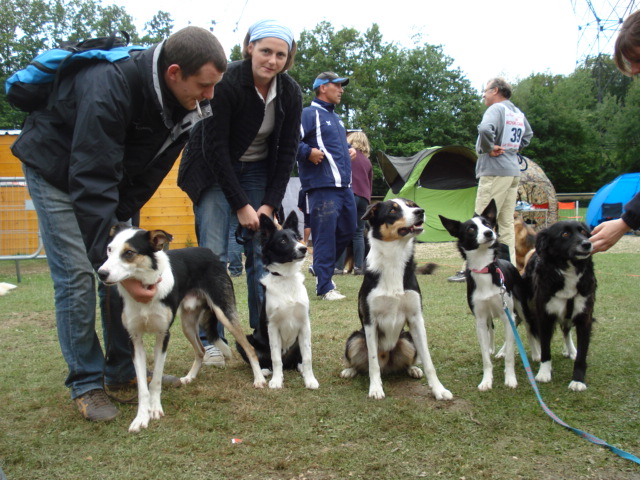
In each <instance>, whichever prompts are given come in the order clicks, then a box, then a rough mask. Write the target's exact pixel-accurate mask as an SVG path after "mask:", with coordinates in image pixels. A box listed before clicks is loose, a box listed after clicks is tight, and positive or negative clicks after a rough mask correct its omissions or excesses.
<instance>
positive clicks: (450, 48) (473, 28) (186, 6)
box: [104, 0, 635, 90]
mask: <svg viewBox="0 0 640 480" xmlns="http://www.w3.org/2000/svg"><path fill="white" fill-rule="evenodd" d="M104 3H116V4H119V5H123V4H124V2H122V1H115V2H110V1H109V0H104ZM590 3H592V4H593V6H594V9H595V13H596V14H597V15H598V16H599V17H600V18H601V19H602V20H607V19H610V18H613V17H614V16H616V15H614V13H618V14H619V15H622V14H623V12H624V11H625V9H629V7H630V6H632V5H633V4H634V3H635V2H634V1H633V0H630V1H627V2H620V0H618V2H617V3H618V4H620V3H624V4H625V5H624V7H620V6H618V7H616V8H618V10H620V11H619V12H614V7H612V6H611V4H612V3H616V2H611V1H610V0H591V2H590ZM374 5H375V6H374ZM587 5H588V4H587V0H526V1H525V0H391V1H385V2H382V1H376V0H368V1H363V0H346V1H327V2H317V3H315V4H314V3H312V2H304V1H301V0H136V1H134V2H127V3H126V5H125V8H126V10H127V12H128V13H129V14H131V15H132V16H133V17H134V20H135V22H136V25H137V26H138V28H139V31H142V26H143V24H144V22H145V21H148V20H150V19H151V17H152V15H153V14H154V13H156V12H157V11H158V10H163V11H166V12H169V13H170V14H171V15H172V16H173V19H174V22H175V23H174V25H175V27H176V29H178V28H182V27H184V26H187V25H188V24H192V25H198V26H203V27H207V28H208V27H213V32H214V34H216V36H217V37H218V38H219V39H220V41H221V43H222V45H223V46H224V47H225V49H226V50H227V52H230V50H231V48H232V47H233V46H234V45H236V44H239V43H240V42H241V41H242V39H243V38H244V35H245V34H246V32H247V29H248V28H249V26H250V25H251V24H252V23H254V22H255V21H257V20H262V19H265V18H274V19H277V20H280V21H282V22H283V23H285V24H286V25H287V26H289V27H290V28H291V29H292V30H293V32H294V35H295V36H296V38H298V37H299V35H300V33H301V32H302V31H303V30H305V29H306V30H311V29H312V28H313V27H315V26H316V25H317V24H318V23H319V22H320V21H322V20H327V21H329V22H331V24H332V25H333V26H334V28H335V29H336V30H339V29H340V28H342V27H353V28H355V29H357V30H358V31H361V32H364V31H366V29H367V28H369V27H371V25H372V24H373V23H377V24H378V25H379V26H380V31H381V33H382V36H383V40H384V41H385V42H394V43H397V44H399V45H402V46H405V47H412V46H413V45H414V43H413V41H412V37H413V36H414V35H416V34H420V35H421V36H422V42H421V43H424V42H427V43H429V44H432V45H442V46H443V50H444V53H445V54H446V55H448V56H449V57H451V58H453V60H454V66H455V67H459V68H460V69H461V70H462V72H463V73H464V74H465V76H466V77H467V78H468V79H469V80H470V81H471V83H472V85H473V86H474V87H475V88H477V89H478V90H481V89H482V88H483V86H484V83H485V81H486V80H488V79H489V78H490V77H493V76H497V75H502V76H504V77H506V78H507V80H509V81H512V82H513V81H517V80H518V79H521V78H525V77H527V76H529V75H530V74H531V73H552V74H569V73H571V72H572V71H573V70H574V68H575V66H576V61H577V60H579V59H580V57H581V56H582V55H584V54H585V52H586V50H587V49H588V48H589V46H593V45H594V39H595V32H596V22H595V21H594V18H595V17H594V16H593V12H592V11H590V10H588V8H587ZM574 6H575V8H574ZM314 12H316V13H314ZM212 22H215V24H213V23H212ZM578 27H583V29H582V30H579V28H578ZM614 28H615V26H614V27H611V26H610V24H606V25H605V36H608V37H614V36H615V30H614ZM606 43H607V42H603V37H602V34H601V39H600V47H597V46H596V47H595V48H596V49H598V48H600V50H602V51H603V52H604V53H611V48H610V47H609V48H608V47H607V45H606ZM596 51H597V50H596Z"/></svg>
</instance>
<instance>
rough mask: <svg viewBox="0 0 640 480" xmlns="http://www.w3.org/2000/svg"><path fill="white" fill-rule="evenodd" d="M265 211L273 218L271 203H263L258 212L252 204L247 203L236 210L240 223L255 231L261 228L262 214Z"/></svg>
mask: <svg viewBox="0 0 640 480" xmlns="http://www.w3.org/2000/svg"><path fill="white" fill-rule="evenodd" d="M263 213H264V214H265V215H267V216H268V217H269V218H273V207H272V206H271V205H261V206H260V208H259V209H258V211H257V212H256V210H255V209H254V208H253V207H252V206H251V205H249V204H247V205H245V206H244V207H242V208H239V209H238V210H237V211H236V215H237V216H238V223H239V224H240V225H242V226H243V227H244V228H248V229H249V230H252V231H254V232H257V231H258V230H259V229H260V215H261V214H263Z"/></svg>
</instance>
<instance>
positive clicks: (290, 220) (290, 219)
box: [282, 210, 298, 232]
mask: <svg viewBox="0 0 640 480" xmlns="http://www.w3.org/2000/svg"><path fill="white" fill-rule="evenodd" d="M282 228H286V229H289V230H294V231H296V232H297V231H298V214H297V213H296V212H295V211H293V210H291V212H290V213H289V215H288V216H287V218H286V219H285V221H284V224H283V225H282Z"/></svg>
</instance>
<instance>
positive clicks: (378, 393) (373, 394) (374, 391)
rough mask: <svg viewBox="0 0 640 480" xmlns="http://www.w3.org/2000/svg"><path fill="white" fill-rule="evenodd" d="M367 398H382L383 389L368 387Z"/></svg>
mask: <svg viewBox="0 0 640 480" xmlns="http://www.w3.org/2000/svg"><path fill="white" fill-rule="evenodd" d="M369 398H373V399H374V400H382V399H384V391H383V390H382V388H373V387H371V388H370V389H369Z"/></svg>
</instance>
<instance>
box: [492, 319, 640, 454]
mask: <svg viewBox="0 0 640 480" xmlns="http://www.w3.org/2000/svg"><path fill="white" fill-rule="evenodd" d="M504 311H505V313H506V314H507V317H508V318H509V323H510V324H511V329H512V330H513V334H514V336H515V337H516V343H517V344H518V350H519V352H520V358H522V364H523V365H524V369H525V370H526V372H527V377H528V378H529V382H531V386H532V387H533V391H534V392H536V397H538V402H540V406H542V409H543V410H544V411H545V412H546V414H547V415H549V416H550V417H551V418H552V419H553V421H554V422H556V423H558V424H560V425H562V426H563V427H565V428H567V429H569V430H571V431H572V432H573V433H575V434H576V435H579V436H581V437H582V438H584V439H585V440H589V441H590V442H591V443H595V444H596V445H600V446H602V447H607V448H608V449H609V450H611V451H612V452H613V453H615V454H616V455H619V456H620V457H622V458H626V459H627V460H631V461H632V462H635V463H638V464H640V458H638V457H636V456H635V455H632V454H630V453H628V452H625V451H624V450H620V449H619V448H616V447H614V446H612V445H609V444H608V443H607V442H605V441H604V440H600V439H599V438H598V437H595V436H593V435H591V434H590V433H587V432H583V431H582V430H579V429H577V428H573V427H571V426H569V425H567V424H566V423H565V422H563V421H562V420H561V419H560V418H558V417H557V416H556V414H555V413H553V412H552V411H551V409H550V408H549V407H547V405H546V404H545V403H544V401H543V400H542V397H541V396H540V391H539V390H538V385H537V384H536V379H535V378H534V376H533V372H532V371H531V365H529V360H528V358H527V352H525V351H524V346H523V345H522V341H520V336H519V335H518V330H517V329H516V325H515V323H513V319H512V318H511V313H510V312H509V309H508V308H506V307H505V309H504Z"/></svg>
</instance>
